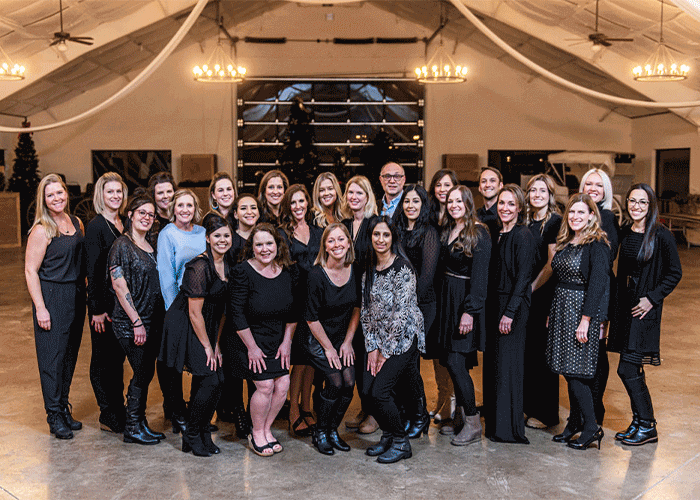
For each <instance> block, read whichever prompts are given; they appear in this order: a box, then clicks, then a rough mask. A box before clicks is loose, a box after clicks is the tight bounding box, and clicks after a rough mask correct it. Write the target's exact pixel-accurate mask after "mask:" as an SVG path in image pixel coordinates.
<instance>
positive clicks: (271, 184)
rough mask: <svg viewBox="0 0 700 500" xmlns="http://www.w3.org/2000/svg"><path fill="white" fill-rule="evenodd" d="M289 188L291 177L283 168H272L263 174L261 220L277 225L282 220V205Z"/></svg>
mask: <svg viewBox="0 0 700 500" xmlns="http://www.w3.org/2000/svg"><path fill="white" fill-rule="evenodd" d="M287 188H289V179H287V176H286V175H284V173H283V172H282V171H281V170H270V171H269V172H267V173H265V175H263V178H262V179H261V180H260V186H259V187H258V208H259V209H260V222H269V223H270V224H272V225H273V226H277V225H278V224H279V222H280V220H279V217H280V207H281V205H282V198H283V197H284V192H285V191H286V190H287Z"/></svg>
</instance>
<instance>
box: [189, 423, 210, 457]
mask: <svg viewBox="0 0 700 500" xmlns="http://www.w3.org/2000/svg"><path fill="white" fill-rule="evenodd" d="M182 451H184V452H185V453H189V452H192V454H193V455H195V456H198V457H210V456H211V453H209V450H207V448H206V446H204V441H203V440H202V433H201V432H200V431H199V427H198V426H196V425H194V424H193V423H192V422H190V425H189V426H188V427H187V431H186V432H185V433H184V434H183V435H182Z"/></svg>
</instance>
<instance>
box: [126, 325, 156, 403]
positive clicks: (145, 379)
mask: <svg viewBox="0 0 700 500" xmlns="http://www.w3.org/2000/svg"><path fill="white" fill-rule="evenodd" d="M119 345H121V346H122V349H123V350H124V353H125V354H126V359H127V360H128V361H129V365H131V369H132V370H133V372H134V376H133V377H132V378H131V384H133V385H134V386H135V387H138V388H139V389H141V391H142V396H141V397H142V401H146V396H147V394H148V385H149V384H150V383H151V380H153V373H154V372H155V369H156V357H157V356H158V350H159V349H160V342H158V343H155V342H153V339H152V338H151V337H150V336H149V337H148V338H147V339H146V342H145V343H144V344H143V345H136V344H135V343H134V339H133V338H131V337H123V338H120V339H119Z"/></svg>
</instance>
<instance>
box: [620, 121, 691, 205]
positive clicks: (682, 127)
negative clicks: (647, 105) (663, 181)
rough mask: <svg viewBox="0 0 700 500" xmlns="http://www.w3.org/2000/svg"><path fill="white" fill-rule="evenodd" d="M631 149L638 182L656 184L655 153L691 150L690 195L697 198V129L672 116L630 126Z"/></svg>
mask: <svg viewBox="0 0 700 500" xmlns="http://www.w3.org/2000/svg"><path fill="white" fill-rule="evenodd" d="M632 147H633V149H634V152H635V153H636V155H637V158H636V159H635V179H636V180H637V182H649V183H650V184H651V185H652V186H654V187H655V184H656V150H657V149H676V148H690V194H696V195H697V194H700V129H698V128H697V127H695V126H694V125H691V124H690V123H688V122H686V121H685V120H683V119H681V118H680V117H678V116H676V115H674V114H671V113H669V114H664V115H656V116H649V117H647V118H638V119H636V120H633V122H632Z"/></svg>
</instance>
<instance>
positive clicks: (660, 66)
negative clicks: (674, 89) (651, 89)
mask: <svg viewBox="0 0 700 500" xmlns="http://www.w3.org/2000/svg"><path fill="white" fill-rule="evenodd" d="M689 71H690V67H689V66H688V65H687V64H678V63H676V60H675V59H674V58H673V54H672V53H671V50H670V49H669V48H668V47H667V46H666V44H665V43H664V2H663V0H661V29H660V36H659V45H658V46H657V47H656V50H655V51H654V52H652V54H651V55H650V56H649V58H648V59H647V60H646V62H645V63H644V65H643V66H642V65H639V66H637V67H635V68H634V69H633V70H632V74H633V75H634V79H635V80H637V81H638V82H677V81H680V80H685V79H686V78H688V72H689Z"/></svg>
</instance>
